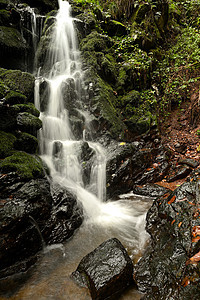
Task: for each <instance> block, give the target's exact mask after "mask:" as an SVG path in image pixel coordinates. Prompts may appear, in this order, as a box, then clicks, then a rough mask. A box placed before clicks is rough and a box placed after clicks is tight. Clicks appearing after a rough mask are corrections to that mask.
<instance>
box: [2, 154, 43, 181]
mask: <svg viewBox="0 0 200 300" xmlns="http://www.w3.org/2000/svg"><path fill="white" fill-rule="evenodd" d="M0 169H1V172H3V173H5V172H16V173H17V174H18V175H19V176H20V177H21V178H22V179H25V180H28V179H32V178H35V177H43V176H44V172H43V166H42V163H41V161H40V159H39V158H38V157H34V156H32V155H30V154H27V153H26V152H15V153H14V154H13V155H11V156H9V157H6V158H5V159H4V160H3V161H1V162H0Z"/></svg>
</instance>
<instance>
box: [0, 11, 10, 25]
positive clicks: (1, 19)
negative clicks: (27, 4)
mask: <svg viewBox="0 0 200 300" xmlns="http://www.w3.org/2000/svg"><path fill="white" fill-rule="evenodd" d="M9 19H10V13H9V11H8V10H5V9H1V10H0V25H5V24H7V23H8V22H9Z"/></svg>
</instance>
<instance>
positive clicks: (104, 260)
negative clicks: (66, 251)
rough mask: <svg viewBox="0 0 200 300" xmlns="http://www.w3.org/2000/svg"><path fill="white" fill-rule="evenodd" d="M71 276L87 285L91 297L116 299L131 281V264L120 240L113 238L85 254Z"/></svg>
mask: <svg viewBox="0 0 200 300" xmlns="http://www.w3.org/2000/svg"><path fill="white" fill-rule="evenodd" d="M72 277H73V278H74V279H75V280H76V281H77V282H78V283H79V284H81V285H83V286H88V288H89V290H90V293H91V297H92V299H95V300H103V299H107V298H109V299H116V297H117V296H118V295H119V294H120V293H121V292H122V291H123V290H124V289H125V288H127V287H128V286H129V285H130V284H131V283H133V264H132V261H131V259H130V257H129V256H128V254H127V252H126V250H125V248H124V247H123V245H122V244H121V243H120V241H119V240H117V239H116V238H113V239H110V240H107V241H105V242H104V243H102V244H101V245H100V246H99V247H97V248H96V249H95V250H94V251H92V252H91V253H89V254H88V255H86V256H85V257H84V258H83V259H82V260H81V262H80V264H79V265H78V268H77V270H76V271H75V272H74V273H73V274H72Z"/></svg>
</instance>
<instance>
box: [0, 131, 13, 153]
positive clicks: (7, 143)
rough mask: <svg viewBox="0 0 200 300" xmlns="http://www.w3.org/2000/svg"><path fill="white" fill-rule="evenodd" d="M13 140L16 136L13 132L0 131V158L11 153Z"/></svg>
mask: <svg viewBox="0 0 200 300" xmlns="http://www.w3.org/2000/svg"><path fill="white" fill-rule="evenodd" d="M15 141H16V138H15V136H14V135H13V134H11V133H7V132H4V131H0V157H1V158H5V157H7V156H9V155H11V153H12V151H13V147H14V146H13V145H14V142H15Z"/></svg>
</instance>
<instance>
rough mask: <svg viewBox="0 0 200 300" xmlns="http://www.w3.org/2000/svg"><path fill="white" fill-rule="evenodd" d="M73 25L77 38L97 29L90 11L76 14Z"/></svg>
mask: <svg viewBox="0 0 200 300" xmlns="http://www.w3.org/2000/svg"><path fill="white" fill-rule="evenodd" d="M75 26H76V28H77V29H78V35H79V38H80V39H82V38H84V37H86V36H87V35H88V34H90V33H91V31H92V30H96V29H97V23H96V19H95V16H94V14H93V13H92V12H88V11H87V12H84V13H82V14H79V15H78V16H76V19H75Z"/></svg>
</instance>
